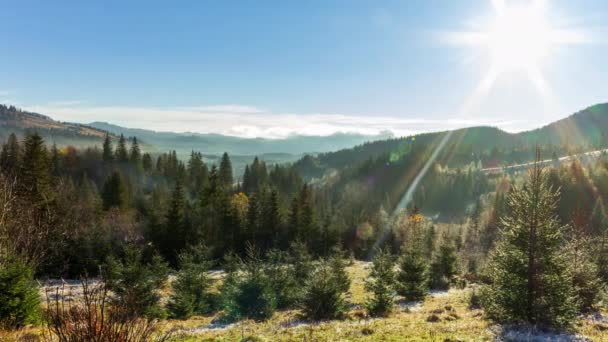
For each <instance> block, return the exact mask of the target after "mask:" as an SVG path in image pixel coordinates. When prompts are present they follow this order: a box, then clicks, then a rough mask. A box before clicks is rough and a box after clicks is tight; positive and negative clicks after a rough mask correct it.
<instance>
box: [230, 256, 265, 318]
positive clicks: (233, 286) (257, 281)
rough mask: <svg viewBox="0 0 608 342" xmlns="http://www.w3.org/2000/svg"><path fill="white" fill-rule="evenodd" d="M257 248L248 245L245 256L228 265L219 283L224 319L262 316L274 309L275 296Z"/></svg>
mask: <svg viewBox="0 0 608 342" xmlns="http://www.w3.org/2000/svg"><path fill="white" fill-rule="evenodd" d="M261 266H262V261H261V260H260V258H259V255H258V253H257V251H255V250H253V249H248V251H247V259H246V260H245V261H242V260H240V261H238V263H237V266H236V267H232V270H231V272H230V273H229V274H228V276H227V277H226V279H225V281H224V285H223V286H222V307H223V309H224V317H223V318H224V319H225V320H227V321H236V320H240V319H243V318H245V319H253V320H256V321H262V320H266V319H268V318H270V317H272V315H273V314H274V311H275V310H276V296H275V294H274V292H273V288H272V286H271V282H270V280H269V278H268V277H267V276H266V274H264V270H263V267H261Z"/></svg>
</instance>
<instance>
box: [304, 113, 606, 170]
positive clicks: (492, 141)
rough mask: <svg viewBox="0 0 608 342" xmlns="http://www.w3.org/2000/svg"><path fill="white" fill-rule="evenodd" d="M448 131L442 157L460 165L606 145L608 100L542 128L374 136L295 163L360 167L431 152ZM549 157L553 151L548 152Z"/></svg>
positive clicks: (316, 167)
mask: <svg viewBox="0 0 608 342" xmlns="http://www.w3.org/2000/svg"><path fill="white" fill-rule="evenodd" d="M448 134H450V137H449V139H448V140H447V143H446V144H445V146H443V147H442V149H441V153H440V154H439V155H438V160H442V161H443V164H444V165H448V166H451V167H459V166H462V165H464V164H468V163H470V162H477V161H479V160H482V161H483V162H484V167H492V166H498V165H501V164H513V163H523V162H526V161H529V160H530V158H532V157H533V154H532V150H533V147H534V146H535V145H537V144H538V145H541V146H545V147H547V148H549V146H553V147H555V149H558V148H561V147H563V146H565V145H568V146H569V147H570V148H573V149H575V150H579V151H585V150H590V149H592V148H593V147H602V146H607V145H608V103H604V104H597V105H594V106H591V107H588V108H586V109H584V110H581V111H579V112H577V113H575V114H572V115H570V116H569V117H567V118H564V119H561V120H559V121H556V122H553V123H551V124H548V125H546V126H544V127H541V128H538V129H534V130H530V131H525V132H520V133H508V132H505V131H503V130H501V129H498V128H496V127H469V128H462V129H458V130H454V131H451V132H433V133H425V134H420V135H416V136H408V137H401V138H394V139H387V140H380V141H374V142H371V143H365V144H362V145H358V146H355V147H353V148H349V149H343V150H340V151H336V152H329V153H323V154H319V155H318V156H314V157H312V156H306V157H304V158H302V159H301V160H299V161H298V162H297V166H298V169H299V170H300V171H301V172H302V173H303V174H304V175H306V176H309V177H318V176H320V175H322V174H323V173H324V172H326V171H327V170H328V169H344V168H349V167H353V166H357V165H359V164H361V163H363V162H365V161H367V160H369V159H377V158H386V159H387V160H388V161H390V160H395V159H400V158H401V157H402V156H404V155H406V154H410V153H413V152H414V151H416V150H418V151H421V152H422V151H423V150H424V152H425V153H426V154H428V152H429V151H433V150H435V149H437V148H438V146H439V144H440V142H441V141H442V139H443V137H445V136H446V135H448ZM547 157H549V156H547Z"/></svg>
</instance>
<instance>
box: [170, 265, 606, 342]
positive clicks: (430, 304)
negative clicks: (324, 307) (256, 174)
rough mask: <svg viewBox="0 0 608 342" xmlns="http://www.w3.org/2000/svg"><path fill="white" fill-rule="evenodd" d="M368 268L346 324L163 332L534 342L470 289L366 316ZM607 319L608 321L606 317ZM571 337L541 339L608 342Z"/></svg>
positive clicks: (359, 276) (356, 285)
mask: <svg viewBox="0 0 608 342" xmlns="http://www.w3.org/2000/svg"><path fill="white" fill-rule="evenodd" d="M368 265H369V264H366V263H361V262H357V263H355V264H354V265H353V266H350V267H349V268H348V271H349V273H350V275H351V279H352V284H351V290H350V293H349V294H348V295H347V299H348V301H349V303H350V304H351V309H350V311H349V314H348V318H347V319H346V320H343V321H330V322H321V323H309V322H306V321H302V320H300V318H299V312H298V311H297V310H289V311H281V312H278V313H276V314H275V315H274V317H273V318H272V319H271V320H269V321H266V322H260V323H256V322H252V321H243V322H239V323H236V324H233V325H228V326H221V325H214V324H212V322H213V319H214V317H196V318H193V319H190V320H187V321H167V322H165V323H164V329H171V328H176V327H177V328H178V329H179V330H180V331H179V332H178V333H177V335H176V337H175V340H176V341H243V340H245V341H247V340H249V341H493V340H496V339H515V340H521V339H524V340H534V335H533V334H527V333H526V332H520V331H516V330H509V329H501V327H499V326H497V325H495V324H492V322H489V321H488V320H486V319H485V318H484V315H483V311H482V310H471V309H469V297H470V295H471V293H472V291H473V290H472V288H467V289H463V290H450V291H449V292H437V293H432V294H431V295H429V296H428V297H427V299H426V300H425V301H424V302H422V303H402V302H398V303H397V304H398V305H397V306H396V307H395V311H394V313H393V314H392V315H390V316H389V317H387V318H379V319H374V318H368V317H365V311H364V310H363V307H362V306H363V304H364V303H365V301H366V293H365V291H364V281H365V278H366V277H367V274H368V270H367V267H368ZM604 317H606V316H605V315H604ZM574 329H575V330H574V331H573V332H571V333H570V334H566V333H564V334H562V335H560V336H555V335H543V336H539V338H540V337H542V338H544V340H556V339H557V340H591V341H608V330H603V329H608V324H604V323H594V322H592V321H590V320H587V319H581V320H579V321H578V322H577V324H576V325H575V328H574Z"/></svg>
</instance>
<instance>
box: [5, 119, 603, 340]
mask: <svg viewBox="0 0 608 342" xmlns="http://www.w3.org/2000/svg"><path fill="white" fill-rule="evenodd" d="M560 127H561V126H560ZM496 132H497V131H495V130H494V129H491V128H480V129H464V130H459V131H456V132H453V133H440V134H425V135H420V136H416V137H408V138H404V139H393V140H389V141H383V142H377V143H371V144H366V145H363V146H359V147H356V148H354V149H352V150H345V151H341V152H337V153H335V154H325V155H320V156H319V157H318V158H315V157H307V158H305V159H303V160H302V161H300V162H298V163H296V164H294V165H289V164H287V165H278V164H276V165H272V166H270V165H267V164H266V163H265V162H264V161H263V160H260V159H259V158H256V157H254V158H252V159H251V162H250V163H249V164H248V165H246V167H245V168H244V170H243V172H242V174H241V173H240V172H235V171H234V169H233V165H232V161H231V158H230V156H229V155H228V154H227V153H224V154H223V155H222V157H221V158H220V159H219V160H218V162H217V163H215V164H209V163H207V162H206V161H205V159H204V158H203V155H202V153H200V152H196V151H193V152H191V154H190V155H189V157H188V158H187V159H186V160H182V159H180V158H179V157H178V155H177V153H176V151H167V152H166V153H159V154H157V155H152V154H150V153H148V152H142V150H141V149H140V145H139V140H138V139H137V138H136V137H132V138H126V137H125V136H124V135H121V136H120V137H118V138H117V137H114V136H112V135H109V134H106V135H104V138H103V141H102V142H101V143H100V144H99V145H97V146H93V147H84V148H83V147H73V146H67V147H61V148H59V147H57V146H56V145H49V144H47V143H46V141H45V139H44V138H43V137H42V136H41V135H39V134H37V133H31V132H27V134H25V135H24V136H23V137H18V136H17V135H15V134H10V135H9V136H8V138H7V140H6V141H5V142H4V144H3V145H2V149H1V151H0V219H1V220H0V265H1V266H2V267H3V268H2V269H1V270H0V278H2V279H5V281H3V284H8V285H6V286H8V287H6V288H2V286H0V299H1V298H2V296H8V295H10V293H16V292H15V291H17V292H19V293H20V295H19V296H20V298H23V300H22V301H19V302H17V303H18V304H16V305H18V306H17V308H18V309H19V310H21V311H20V312H21V313H22V314H20V315H21V316H18V317H17V318H15V317H16V316H13V314H12V311H7V312H8V314H7V315H8V316H7V315H5V314H4V313H3V312H2V311H0V321H1V322H2V325H3V326H5V327H10V328H14V327H21V326H23V325H24V324H29V323H34V324H36V323H38V322H40V316H39V310H40V305H39V302H40V298H39V296H38V294H37V293H38V292H37V291H38V290H37V288H36V287H35V285H32V284H33V283H32V282H31V281H32V279H33V278H34V277H37V278H44V277H52V278H57V277H64V278H79V277H80V278H82V277H84V278H82V279H85V283H84V285H83V290H82V292H84V293H85V294H86V295H91V296H100V297H94V298H99V302H96V303H100V302H103V301H105V300H106V299H109V300H110V302H111V305H112V308H113V310H117V311H110V312H108V313H104V310H105V309H104V308H103V307H101V308H96V309H95V310H94V312H101V314H102V315H103V317H106V315H107V317H110V318H111V320H110V321H108V323H107V324H117V325H120V324H124V323H125V322H128V323H127V325H128V326H133V327H142V329H143V330H140V333H142V334H144V332H147V333H149V334H152V333H153V331H157V330H155V329H156V328H154V327H155V324H156V323H154V322H156V321H155V319H158V318H164V317H167V316H169V317H172V318H178V319H185V318H188V317H191V316H192V315H202V314H209V313H213V314H214V315H216V319H217V320H218V321H219V322H228V323H229V322H236V321H240V320H245V319H252V320H254V321H264V320H268V319H271V318H272V317H273V315H274V312H275V310H276V309H284V310H299V311H298V312H299V314H300V315H301V317H303V319H306V320H309V321H319V320H340V319H343V318H344V317H345V316H346V315H347V314H348V315H355V314H358V315H365V317H367V316H366V315H370V316H378V317H384V316H389V315H390V314H391V313H392V312H394V310H395V309H394V307H395V301H396V300H397V298H400V299H399V300H402V301H406V302H409V301H423V300H425V298H427V296H428V293H429V290H430V289H433V290H438V291H439V290H446V289H449V288H454V287H456V288H461V289H462V288H467V286H472V287H469V289H470V291H472V292H470V293H471V294H470V296H471V297H470V299H467V300H469V301H470V307H471V308H478V307H483V309H484V312H485V314H484V315H485V316H484V317H485V318H484V319H488V320H493V321H496V322H514V323H521V322H527V323H531V324H535V325H539V326H543V327H547V328H551V329H562V328H568V327H571V326H572V323H573V322H574V321H575V319H576V317H577V315H580V314H588V313H591V312H596V311H597V310H599V308H600V307H601V305H602V304H601V303H602V299H601V298H602V293H603V291H604V290H605V289H606V284H607V282H608V268H607V265H608V263H607V262H606V260H608V220H607V219H606V215H605V212H606V205H605V203H606V201H607V200H608V181H607V180H608V156H606V155H605V154H599V155H598V156H597V157H594V158H593V159H591V160H589V159H587V160H585V162H584V163H583V162H581V161H579V160H576V158H573V159H572V160H571V161H569V162H568V163H562V164H560V163H557V162H556V163H554V164H553V165H549V166H548V167H547V168H546V169H542V168H541V165H540V164H538V163H536V164H534V167H533V168H532V170H531V171H530V172H529V173H528V172H523V171H514V172H510V173H504V174H501V173H486V172H483V171H482V166H483V164H484V163H487V160H491V159H489V158H496V159H497V160H499V162H502V161H504V160H505V158H506V160H509V161H513V160H517V158H522V159H525V156H527V155H528V154H529V153H533V158H534V160H536V161H540V160H542V159H543V158H551V157H553V158H554V159H555V160H556V158H557V156H558V155H559V154H561V153H569V152H570V151H573V150H577V149H585V148H590V147H593V146H587V145H567V144H565V145H538V146H530V145H521V146H512V147H509V148H507V147H503V148H501V149H498V148H495V147H489V146H486V147H484V148H479V149H478V150H475V147H473V144H472V143H471V142H473V141H476V139H480V138H479V137H480V136H485V137H486V138H487V139H489V138H490V136H492V135H495V133H496ZM445 134H449V135H450V136H448V137H446V135H445ZM508 136H509V135H505V137H508ZM444 138H446V140H447V141H448V143H447V144H445V146H443V149H441V150H440V152H436V151H437V149H438V148H439V146H441V144H440V142H439V141H438V140H439V139H444ZM452 139H455V141H456V142H458V141H460V142H462V144H464V145H466V146H469V147H468V150H467V149H463V148H462V144H459V143H455V142H451V143H450V141H452ZM505 139H506V138H505ZM494 140H496V141H500V139H498V140H497V139H494ZM387 147H390V148H389V149H386V148H387ZM488 148H490V151H489V152H488ZM471 149H473V150H471ZM532 151H534V152H532ZM372 152H373V153H372ZM376 153H377V154H376ZM358 154H361V155H362V156H359V155H358ZM338 156H340V158H344V159H341V160H340V159H339V158H338ZM517 156H521V157H517ZM321 160H330V161H331V160H340V161H339V162H336V164H335V165H334V166H335V168H333V172H329V173H328V172H326V171H325V172H324V174H323V176H322V178H319V179H317V180H314V181H312V182H307V181H306V179H307V178H304V177H302V176H301V175H300V172H302V171H301V170H302V169H301V168H302V166H303V165H307V164H306V163H308V165H309V166H310V165H313V166H315V165H314V164H315V163H320V161H321ZM525 160H527V159H525ZM346 161H348V163H349V165H348V166H345V165H344V164H341V163H345V162H346ZM318 166H319V165H317V167H318ZM530 217H533V218H534V219H533V220H530V219H529V218H530ZM526 253H527V254H526ZM524 255H525V258H524V257H523V256H524ZM348 259H351V260H356V259H359V260H364V261H372V263H371V264H369V266H367V268H366V269H365V271H364V272H367V273H365V274H366V276H361V275H358V277H359V279H363V278H364V279H365V280H364V281H363V280H360V282H364V285H361V284H359V285H355V284H352V283H351V275H349V272H350V273H352V272H355V273H356V274H360V272H363V271H361V270H358V269H357V270H354V271H353V270H351V271H349V272H347V271H346V266H347V260H348ZM539 265H540V266H539ZM218 268H219V269H221V270H223V272H222V273H221V274H222V276H221V277H220V279H219V280H218V279H217V278H212V277H211V276H210V274H211V273H210V269H218ZM169 273H173V274H174V276H175V277H174V278H172V279H174V280H171V281H168V280H167V279H168V278H167V275H168V274H169ZM90 277H94V278H97V279H102V280H103V281H102V282H101V283H100V284H98V285H92V286H93V287H92V288H89V287H87V286H88V285H87V284H88V283H87V281H88V280H87V279H89V278H90ZM529 277H532V282H530V280H529ZM547 279H554V280H556V281H553V280H547ZM167 284H170V288H171V290H170V292H169V294H164V296H165V297H167V298H166V300H162V301H161V295H160V293H161V292H162V289H163V288H166V287H167V286H169V285H167ZM213 284H215V285H213ZM302 284H303V285H302ZM471 284H473V285H471ZM522 284H524V285H522ZM354 286H359V287H360V288H359V290H358V291H363V292H365V293H366V295H365V297H364V298H367V299H366V301H365V302H364V303H363V304H357V305H359V306H360V307H361V309H360V310H364V312H363V313H356V312H352V310H350V309H349V306H348V305H347V299H346V298H348V297H347V296H346V293H349V291H352V289H353V287H354ZM477 286H481V287H482V289H483V290H482V291H481V292H476V290H475V289H476V287H477ZM522 286H523V287H522ZM92 289H95V290H92ZM87 291H98V292H94V293H88V294H87ZM108 291H110V292H108ZM217 291H219V293H220V294H219V295H218V294H217ZM108 293H112V295H110V294H108ZM163 293H164V292H163ZM361 296H362V295H361ZM52 298H55V299H52ZM61 298H65V297H62V296H54V297H48V298H47V305H56V307H60V306H61V305H65V304H61V303H59V301H61V300H63V299H61ZM85 298H87V297H85ZM357 298H361V297H357ZM52 300H55V302H53V301H52ZM358 300H360V299H358ZM462 300H463V299H462V298H461V299H459V301H460V302H459V303H460V304H459V305H462ZM319 303H323V305H319ZM351 304H352V303H351ZM74 305H76V304H74ZM446 307H447V305H446ZM81 309H82V310H85V309H83V308H81ZM15 310H16V309H15ZM79 310H80V309H79ZM349 310H350V311H349ZM442 310H444V309H442ZM445 310H448V311H447V312H451V311H452V310H451V309H445ZM69 312H70V311H69V310H68V311H62V310H56V311H47V312H46V315H47V316H45V317H47V318H45V319H46V320H47V322H49V325H47V327H48V329H56V330H54V331H52V332H49V334H60V333H63V332H64V329H67V328H66V327H70V326H74V327H75V326H85V325H81V324H80V323H78V322H79V320H80V319H81V318H82V317H87V316H86V315H85V314H84V313H83V314H82V315H76V316H74V315H71V314H69ZM113 312H114V313H113ZM441 312H444V311H441ZM116 313H119V315H118V316H115V314H116ZM49 315H50V316H49ZM83 315H84V316H83ZM88 315H92V313H91V312H89V313H88ZM433 315H435V316H437V315H436V314H433V313H431V314H430V315H429V317H428V318H427V322H438V320H442V318H440V317H439V316H437V317H434V316H433ZM467 315H468V314H467ZM49 317H50V318H49ZM450 317H452V318H453V319H458V318H454V316H450ZM476 317H479V316H476ZM445 320H446V321H447V320H448V318H445ZM68 321H73V323H70V324H68V325H66V324H65V322H68ZM145 327H147V328H145ZM602 327H603V325H602ZM108 329H112V328H111V326H110V327H108ZM147 329H152V330H147ZM79 333H84V332H82V331H80V332H79ZM125 333H126V332H125ZM371 333H373V331H372V332H371ZM146 336H148V337H149V336H151V335H146Z"/></svg>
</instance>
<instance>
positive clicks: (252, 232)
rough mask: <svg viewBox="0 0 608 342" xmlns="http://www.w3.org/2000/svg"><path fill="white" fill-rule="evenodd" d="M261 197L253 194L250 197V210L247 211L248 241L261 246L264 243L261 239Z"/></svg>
mask: <svg viewBox="0 0 608 342" xmlns="http://www.w3.org/2000/svg"><path fill="white" fill-rule="evenodd" d="M258 196H259V195H258V194H257V193H253V194H252V195H251V196H250V197H249V203H248V209H247V231H246V233H245V235H246V239H247V241H249V242H250V243H252V244H254V245H255V246H259V245H260V243H263V241H261V238H260V235H261V234H260V227H261V224H260V223H261V218H260V216H261V205H260V200H259V197H258Z"/></svg>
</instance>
